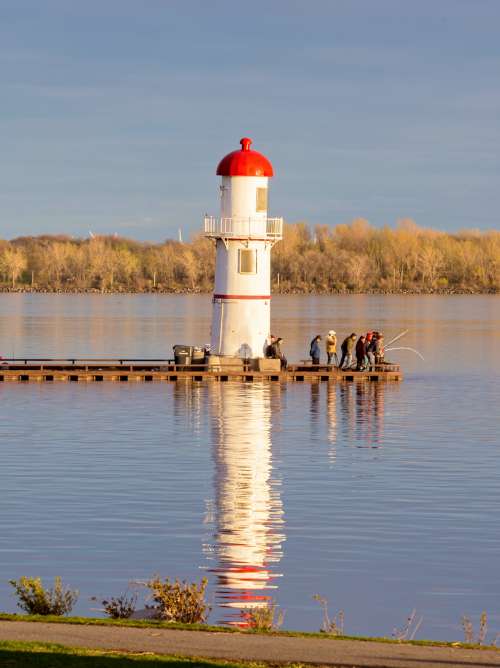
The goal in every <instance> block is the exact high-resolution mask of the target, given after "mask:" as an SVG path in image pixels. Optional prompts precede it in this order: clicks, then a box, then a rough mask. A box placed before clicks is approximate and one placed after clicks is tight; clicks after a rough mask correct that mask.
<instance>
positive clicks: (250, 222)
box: [204, 216, 283, 241]
mask: <svg viewBox="0 0 500 668" xmlns="http://www.w3.org/2000/svg"><path fill="white" fill-rule="evenodd" d="M204 233H205V236H207V237H222V238H225V239H230V238H241V237H244V238H248V239H262V238H263V237H264V238H266V239H272V240H274V241H279V240H280V239H281V238H282V236H283V218H251V217H250V218H245V217H234V218H216V217H215V216H205V220H204Z"/></svg>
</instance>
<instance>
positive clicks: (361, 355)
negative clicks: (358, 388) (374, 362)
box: [356, 334, 366, 371]
mask: <svg viewBox="0 0 500 668" xmlns="http://www.w3.org/2000/svg"><path fill="white" fill-rule="evenodd" d="M365 352H366V351H365V337H364V335H363V334H361V336H360V337H359V339H358V341H357V343H356V371H363V369H364V368H365Z"/></svg>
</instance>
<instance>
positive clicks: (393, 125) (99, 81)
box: [0, 0, 500, 241]
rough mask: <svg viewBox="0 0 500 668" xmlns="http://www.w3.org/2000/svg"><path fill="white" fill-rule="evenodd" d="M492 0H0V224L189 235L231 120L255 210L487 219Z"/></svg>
mask: <svg viewBox="0 0 500 668" xmlns="http://www.w3.org/2000/svg"><path fill="white" fill-rule="evenodd" d="M499 34H500V1H499V0H439V1H438V2H436V0H432V1H430V0H419V2H418V3H417V2H412V1H410V0H307V1H306V0H303V1H302V2H297V1H295V0H274V1H273V0H267V1H266V2H263V1H260V0H257V1H253V2H252V1H250V0H246V1H245V2H237V1H235V0H231V1H229V0H210V1H208V0H200V1H195V0H182V1H179V0H141V1H139V0H133V1H132V0H99V1H96V0H85V2H82V1H81V0H42V1H40V0H0V96H1V97H0V238H4V239H11V238H15V237H17V236H24V235H38V234H58V233H61V234H69V235H74V236H87V235H88V234H89V231H92V232H93V233H94V234H118V235H124V236H128V237H133V238H136V239H141V240H151V241H161V240H163V239H166V238H175V237H177V233H178V232H177V231H178V229H179V228H181V229H182V230H183V236H184V238H188V237H189V235H191V234H192V233H195V232H197V231H198V230H201V226H202V217H203V215H204V214H205V213H210V214H214V215H217V214H218V208H219V195H218V177H217V176H216V175H215V169H216V166H217V163H218V162H219V160H220V159H221V158H222V157H223V156H224V155H225V154H226V153H228V152H230V151H232V150H235V149H237V148H239V140H240V138H241V137H243V136H250V137H252V139H253V142H254V143H253V147H252V148H254V149H255V150H258V151H261V152H262V153H264V154H265V155H266V156H267V157H268V158H269V159H270V160H271V162H272V163H273V166H274V169H275V177H274V179H273V180H272V182H271V190H270V210H269V215H273V216H284V218H285V220H286V221H287V222H297V221H306V222H308V223H309V224H310V225H316V224H322V225H323V224H328V225H336V224H339V223H348V222H349V221H351V220H352V219H354V218H358V217H364V218H366V219H368V220H369V221H370V223H372V224H373V225H375V226H383V225H394V224H396V222H397V220H398V219H401V218H412V219H413V220H415V221H416V222H417V224H419V225H421V226H423V227H433V228H436V229H440V230H446V231H457V230H459V229H463V228H479V229H483V230H486V229H499V228H500V214H499V212H500V39H499V38H498V35H499Z"/></svg>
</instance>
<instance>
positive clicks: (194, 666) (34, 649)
mask: <svg viewBox="0 0 500 668" xmlns="http://www.w3.org/2000/svg"><path fill="white" fill-rule="evenodd" d="M0 666H2V667H3V666H5V667H6V668H7V667H8V668H154V667H155V666H158V668H262V667H264V666H266V668H268V667H269V664H263V663H254V662H251V663H246V662H234V661H222V660H221V661H218V660H214V659H197V658H186V657H178V656H165V655H160V654H151V653H147V652H144V653H140V654H132V653H130V654H125V653H123V652H106V651H101V650H91V649H79V648H72V647H65V646H63V645H56V644H54V643H39V642H11V641H0ZM290 666H292V664H290ZM293 666H295V668H299V666H300V664H293Z"/></svg>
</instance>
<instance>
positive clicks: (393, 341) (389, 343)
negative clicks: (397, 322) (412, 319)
mask: <svg viewBox="0 0 500 668" xmlns="http://www.w3.org/2000/svg"><path fill="white" fill-rule="evenodd" d="M409 331H410V330H409V329H405V331H404V332H401V334H398V335H397V336H395V337H394V338H393V339H391V340H390V341H389V342H388V343H387V344H386V345H388V346H390V345H391V343H395V342H396V341H397V340H398V339H400V338H401V337H402V336H404V335H405V334H408V332H409Z"/></svg>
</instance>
